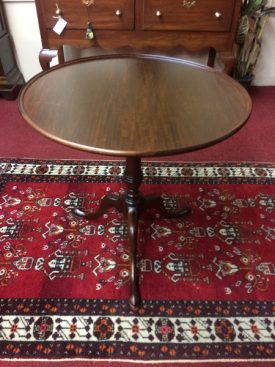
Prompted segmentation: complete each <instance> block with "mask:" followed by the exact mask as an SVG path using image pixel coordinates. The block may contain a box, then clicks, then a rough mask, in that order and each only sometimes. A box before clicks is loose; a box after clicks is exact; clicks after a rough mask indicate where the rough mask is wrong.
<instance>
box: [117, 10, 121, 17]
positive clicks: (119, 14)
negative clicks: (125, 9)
mask: <svg viewBox="0 0 275 367" xmlns="http://www.w3.org/2000/svg"><path fill="white" fill-rule="evenodd" d="M116 16H117V17H121V16H122V11H121V10H120V9H117V10H116Z"/></svg>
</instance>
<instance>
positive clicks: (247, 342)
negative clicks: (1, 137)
mask: <svg viewBox="0 0 275 367" xmlns="http://www.w3.org/2000/svg"><path fill="white" fill-rule="evenodd" d="M0 174H1V182H0V186H1V197H0V292H1V299H0V365H1V366H28V367H29V366H37V365H38V363H41V362H43V364H44V365H49V366H63V365H65V366H85V367H86V366H102V367H104V366H107V365H108V366H109V365H110V363H111V366H125V367H126V366H130V365H148V366H149V365H151V364H155V365H158V366H163V367H164V366H173V365H177V366H193V365H194V366H196V367H198V366H223V367H228V366H231V365H234V366H254V367H255V366H265V367H267V366H275V353H274V350H275V348H274V338H275V332H274V322H275V317H274V312H275V302H274V299H275V294H274V284H275V281H274V275H275V248H274V244H275V241H274V240H275V215H274V212H275V187H274V181H275V165H272V164H255V163H227V164H223V163H214V164H213V163H212V164H210V163H175V162H147V163H144V164H143V174H144V184H143V185H142V186H141V191H142V192H143V193H144V194H152V193H154V194H156V193H157V194H160V195H162V197H163V200H164V203H165V206H166V208H167V209H171V210H175V209H177V208H179V207H181V206H183V205H186V204H187V205H189V206H191V207H192V214H190V215H189V216H186V217H183V218H181V219H170V220H168V219H165V218H160V217H159V216H158V213H157V212H155V211H148V212H147V213H145V214H144V215H143V216H142V217H141V219H140V227H139V249H138V253H139V261H138V263H139V269H140V274H141V276H140V288H141V295H142V298H143V302H142V305H141V307H140V308H139V310H138V311H136V312H134V311H132V310H131V308H130V307H129V305H128V302H127V298H128V279H129V248H128V243H127V227H126V223H125V221H124V219H123V218H122V216H121V215H120V214H119V213H117V212H116V211H115V210H114V211H109V212H108V213H107V214H106V215H104V216H103V217H102V218H100V219H99V220H97V221H95V222H91V221H87V220H84V219H80V218H76V217H74V216H73V215H72V209H73V208H75V207H76V206H77V207H80V208H82V209H91V208H96V207H97V205H98V203H99V200H100V198H101V197H102V196H103V195H104V194H105V193H107V192H110V191H111V192H114V193H117V194H118V193H121V192H123V183H122V182H123V163H122V162H120V161H110V162H108V161H92V162H88V161H82V162H80V161H37V160H26V159H25V160H16V161H15V160H11V159H4V160H2V161H1V163H0ZM47 362H48V363H47Z"/></svg>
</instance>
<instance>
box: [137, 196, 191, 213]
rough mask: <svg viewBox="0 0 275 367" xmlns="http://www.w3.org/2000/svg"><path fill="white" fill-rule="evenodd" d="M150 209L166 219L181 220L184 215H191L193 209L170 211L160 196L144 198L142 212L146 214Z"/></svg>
mask: <svg viewBox="0 0 275 367" xmlns="http://www.w3.org/2000/svg"><path fill="white" fill-rule="evenodd" d="M148 209H156V210H157V212H158V213H159V214H160V215H161V216H162V217H164V218H179V217H181V216H183V215H186V214H189V213H191V208H188V207H186V208H182V209H179V210H177V211H174V212H172V211H168V210H167V209H166V208H165V206H164V204H163V199H162V198H161V197H160V196H155V195H148V196H145V197H143V198H142V203H141V211H142V212H144V211H146V210H148Z"/></svg>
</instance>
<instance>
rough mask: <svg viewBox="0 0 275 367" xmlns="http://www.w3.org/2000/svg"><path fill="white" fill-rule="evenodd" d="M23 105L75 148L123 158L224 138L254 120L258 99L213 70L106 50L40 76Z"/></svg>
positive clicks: (35, 122)
mask: <svg viewBox="0 0 275 367" xmlns="http://www.w3.org/2000/svg"><path fill="white" fill-rule="evenodd" d="M19 108H20V111H21V113H22V115H23V117H24V118H25V120H27V122H28V123H29V124H30V125H32V126H33V127H34V128H36V129H37V130H38V131H40V132H41V133H42V134H44V135H46V136H48V137H50V138H52V139H54V140H56V141H59V142H60V143H63V144H65V145H68V146H70V147H74V148H77V149H81V150H86V151H90V152H93V153H100V154H110V155H117V156H126V157H127V156H139V157H145V156H157V155H169V154H176V153H183V152H186V151H191V150H195V149H199V148H202V147H205V146H208V145H211V144H214V143H216V142H218V141H221V140H223V139H225V138H227V137H228V136H230V135H231V134H233V133H234V132H235V131H237V130H238V129H239V128H240V127H241V126H242V125H243V124H244V123H245V122H246V120H247V119H248V117H249V115H250V112H251V100H250V97H249V95H248V93H247V92H246V91H245V89H244V88H242V87H241V86H240V85H239V84H238V83H237V82H236V81H234V80H233V79H231V78H230V77H228V76H227V75H225V74H223V73H221V72H218V71H215V70H213V69H210V68H207V67H204V66H200V65H197V64H194V63H190V62H186V61H183V60H179V59H173V58H167V57H160V56H148V55H135V56H134V55H119V56H118V55H113V56H105V57H104V56H99V57H93V58H88V59H82V60H78V61H77V62H71V63H65V64H63V65H61V66H58V67H56V68H53V69H50V70H49V71H47V72H45V73H41V74H39V75H38V76H36V77H35V78H33V79H32V80H31V81H30V82H29V83H28V84H27V85H26V86H25V87H24V89H23V90H22V92H21V94H20V99H19Z"/></svg>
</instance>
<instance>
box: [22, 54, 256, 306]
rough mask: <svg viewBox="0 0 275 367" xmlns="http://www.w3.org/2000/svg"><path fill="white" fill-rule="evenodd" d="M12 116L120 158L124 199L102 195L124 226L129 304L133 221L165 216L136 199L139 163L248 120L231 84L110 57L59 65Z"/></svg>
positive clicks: (133, 58)
mask: <svg viewBox="0 0 275 367" xmlns="http://www.w3.org/2000/svg"><path fill="white" fill-rule="evenodd" d="M19 107H20V111H21V113H22V115H23V117H24V118H25V120H26V121H27V122H28V123H29V124H30V125H31V126H33V127H34V128H35V129H37V130H38V131H39V132H41V133H42V134H43V135H46V136H48V137H49V138H51V139H53V140H56V141H58V142H60V143H62V144H65V145H68V146H70V147H73V148H76V149H81V150H85V151H89V152H93V153H99V154H107V155H112V156H123V157H126V169H125V184H126V195H125V196H124V197H118V196H112V195H110V196H105V197H104V198H103V199H102V200H101V203H100V205H99V208H98V210H97V211H96V212H95V213H94V212H90V213H86V212H83V211H81V210H79V209H76V210H75V214H76V215H78V216H81V217H84V218H87V219H97V218H98V217H99V216H101V215H102V214H103V213H104V212H106V211H107V210H108V209H109V208H110V207H114V208H116V209H117V210H118V211H120V212H122V213H123V214H124V215H125V217H126V218H127V221H128V233H129V235H128V236H129V243H130V254H131V255H130V263H131V277H130V298H129V301H130V304H131V305H132V306H138V305H139V303H140V293H139V286H138V274H137V264H136V249H137V228H138V218H139V216H140V214H141V213H142V212H144V211H145V210H147V209H149V208H155V209H157V210H158V211H159V212H160V214H161V215H163V216H167V217H171V216H178V215H183V214H186V213H189V212H190V210H189V209H188V208H185V209H183V210H181V211H180V212H177V213H169V212H167V211H166V209H165V207H164V205H163V203H162V200H161V198H160V197H158V196H149V197H148V196H145V197H144V196H142V195H141V193H140V192H139V186H140V185H141V183H142V171H141V158H142V157H155V156H164V155H170V154H177V153H183V152H188V151H192V150H195V149H200V148H203V147H206V146H209V145H211V144H214V143H217V142H219V141H221V140H223V139H225V138H227V137H229V136H230V135H232V134H233V133H234V132H236V131H237V130H238V129H239V128H240V127H241V126H242V125H243V124H244V123H245V122H246V120H247V119H248V117H249V115H250V112H251V100H250V98H249V96H248V94H247V92H246V91H245V90H244V89H243V88H242V87H241V86H240V85H239V84H238V83H237V82H235V81H234V80H232V79H231V78H230V77H228V76H227V75H225V74H222V73H219V72H217V71H215V70H213V69H210V68H207V67H204V66H199V65H197V64H194V63H190V62H184V61H182V60H178V59H173V58H168V57H161V56H151V55H112V56H99V57H93V58H88V59H81V60H78V61H76V62H71V63H65V64H63V65H61V66H59V67H56V68H53V69H50V70H49V71H47V72H45V73H42V74H39V75H38V76H36V77H35V78H33V79H32V80H31V81H30V82H29V83H28V84H27V85H26V86H25V88H24V89H23V90H22V92H21V94H20V98H19ZM232 149H234V147H232Z"/></svg>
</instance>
